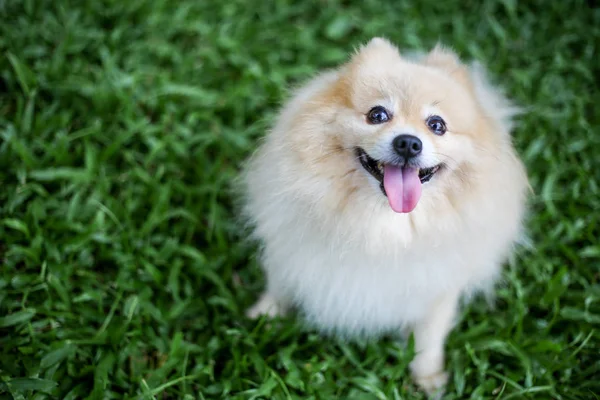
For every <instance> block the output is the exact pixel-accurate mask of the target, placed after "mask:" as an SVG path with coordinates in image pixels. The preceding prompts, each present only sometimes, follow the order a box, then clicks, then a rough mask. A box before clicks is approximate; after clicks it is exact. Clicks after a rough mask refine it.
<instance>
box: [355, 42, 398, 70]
mask: <svg viewBox="0 0 600 400" xmlns="http://www.w3.org/2000/svg"><path fill="white" fill-rule="evenodd" d="M399 57H400V51H399V50H398V48H397V47H396V46H394V45H393V44H392V43H391V42H390V41H389V40H387V39H384V38H381V37H375V38H373V39H371V40H369V42H368V43H367V44H364V45H362V46H360V47H359V48H358V49H357V50H356V52H355V53H354V55H353V56H352V59H351V60H350V63H351V64H352V63H360V62H363V61H365V60H373V59H379V60H382V59H388V60H389V59H390V58H396V59H397V58H399Z"/></svg>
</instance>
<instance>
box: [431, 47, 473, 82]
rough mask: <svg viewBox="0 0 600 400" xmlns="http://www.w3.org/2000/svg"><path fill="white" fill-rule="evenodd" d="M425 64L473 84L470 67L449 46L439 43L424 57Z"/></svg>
mask: <svg viewBox="0 0 600 400" xmlns="http://www.w3.org/2000/svg"><path fill="white" fill-rule="evenodd" d="M422 63H423V64H424V65H427V66H430V67H433V68H437V69H439V70H442V71H443V72H445V73H447V74H448V75H450V76H452V77H453V78H455V79H456V80H458V81H460V82H461V83H463V84H466V85H467V86H471V79H470V74H469V70H468V68H467V67H466V66H465V65H464V64H463V63H462V62H461V61H460V58H459V57H458V55H457V54H456V53H455V52H453V51H452V50H450V49H449V48H447V47H444V46H442V45H441V44H439V43H438V44H437V45H436V46H435V47H434V48H433V50H431V51H430V52H429V53H428V54H427V55H426V56H425V58H424V59H423V61H422Z"/></svg>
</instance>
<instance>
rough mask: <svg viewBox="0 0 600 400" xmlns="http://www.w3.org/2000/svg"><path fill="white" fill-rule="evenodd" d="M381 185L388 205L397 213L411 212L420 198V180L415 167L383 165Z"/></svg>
mask: <svg viewBox="0 0 600 400" xmlns="http://www.w3.org/2000/svg"><path fill="white" fill-rule="evenodd" d="M383 187H384V188H385V193H386V194H387V198H388V201H389V202H390V207H392V210H394V211H396V212H397V213H408V212H411V211H412V210H414V208H415V207H416V206H417V203H418V202H419V199H420V198H421V180H420V179H419V171H418V170H417V169H416V168H409V167H403V168H400V167H395V166H392V165H385V166H384V170H383Z"/></svg>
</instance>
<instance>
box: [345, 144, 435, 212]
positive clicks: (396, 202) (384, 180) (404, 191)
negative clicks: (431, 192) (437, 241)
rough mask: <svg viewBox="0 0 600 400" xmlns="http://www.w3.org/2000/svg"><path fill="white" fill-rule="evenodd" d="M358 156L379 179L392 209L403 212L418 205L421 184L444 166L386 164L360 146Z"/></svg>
mask: <svg viewBox="0 0 600 400" xmlns="http://www.w3.org/2000/svg"><path fill="white" fill-rule="evenodd" d="M356 156H357V157H358V159H359V161H360V164H361V165H362V166H363V168H364V169H365V170H366V171H367V172H368V173H370V174H371V175H372V176H373V177H374V178H375V179H377V180H378V181H379V183H380V184H381V186H380V187H381V191H382V192H383V194H384V195H386V196H387V197H388V200H389V202H390V206H391V207H392V209H393V210H394V211H396V212H403V213H406V212H410V211H412V210H413V209H414V208H415V207H416V205H417V203H418V201H419V198H420V197H421V184H423V183H426V182H429V181H430V180H431V178H433V176H434V175H435V174H436V173H437V172H438V171H439V170H440V168H441V167H442V164H437V165H434V166H433V167H428V168H414V167H410V166H398V165H391V164H385V163H383V162H381V161H377V160H375V159H374V158H372V157H370V156H369V155H368V154H367V152H366V151H364V150H363V149H362V148H360V147H357V148H356Z"/></svg>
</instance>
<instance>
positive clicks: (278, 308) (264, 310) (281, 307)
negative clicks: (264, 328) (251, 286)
mask: <svg viewBox="0 0 600 400" xmlns="http://www.w3.org/2000/svg"><path fill="white" fill-rule="evenodd" d="M287 310H288V305H287V303H286V302H285V301H284V300H282V299H279V298H277V297H276V296H275V295H274V294H272V293H271V292H270V291H269V290H265V291H264V292H263V294H262V295H261V296H260V298H259V299H258V301H257V302H256V303H254V305H253V306H252V307H250V308H249V309H248V310H247V311H246V316H247V317H248V318H252V319H254V318H258V317H260V316H261V315H267V316H268V317H270V318H274V317H278V316H284V315H285V313H286V312H287Z"/></svg>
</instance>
